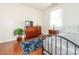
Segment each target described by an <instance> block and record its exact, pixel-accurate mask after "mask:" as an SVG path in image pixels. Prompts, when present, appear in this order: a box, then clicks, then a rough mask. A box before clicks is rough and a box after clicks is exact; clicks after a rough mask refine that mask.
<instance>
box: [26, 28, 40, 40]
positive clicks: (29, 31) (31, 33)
mask: <svg viewBox="0 0 79 59" xmlns="http://www.w3.org/2000/svg"><path fill="white" fill-rule="evenodd" d="M39 35H41V26H33V27H28V28H26V29H25V37H26V39H28V38H33V37H37V36H39Z"/></svg>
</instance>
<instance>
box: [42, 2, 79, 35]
mask: <svg viewBox="0 0 79 59" xmlns="http://www.w3.org/2000/svg"><path fill="white" fill-rule="evenodd" d="M57 8H61V9H62V24H63V26H64V27H68V28H70V27H71V28H72V27H73V28H76V27H79V3H63V4H58V5H56V6H52V7H51V8H49V9H47V10H44V20H43V22H44V23H43V27H44V31H43V32H44V33H46V34H47V33H48V30H49V28H50V27H49V23H50V14H49V13H50V11H53V10H55V9H57ZM72 31H74V29H73V30H72Z"/></svg>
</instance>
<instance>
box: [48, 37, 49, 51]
mask: <svg viewBox="0 0 79 59" xmlns="http://www.w3.org/2000/svg"><path fill="white" fill-rule="evenodd" d="M48 52H49V37H48Z"/></svg>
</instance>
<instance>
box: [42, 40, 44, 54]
mask: <svg viewBox="0 0 79 59" xmlns="http://www.w3.org/2000/svg"><path fill="white" fill-rule="evenodd" d="M43 51H44V41H42V55H43V54H44V52H43Z"/></svg>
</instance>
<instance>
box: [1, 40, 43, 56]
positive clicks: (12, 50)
mask: <svg viewBox="0 0 79 59" xmlns="http://www.w3.org/2000/svg"><path fill="white" fill-rule="evenodd" d="M0 55H23V51H22V48H21V46H20V43H19V42H17V41H10V42H5V43H1V44H0ZM30 55H42V48H39V49H37V50H36V51H33V52H32V53H30Z"/></svg>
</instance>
